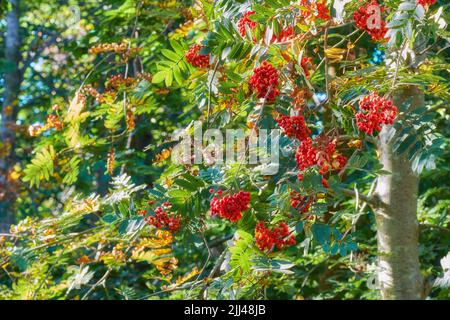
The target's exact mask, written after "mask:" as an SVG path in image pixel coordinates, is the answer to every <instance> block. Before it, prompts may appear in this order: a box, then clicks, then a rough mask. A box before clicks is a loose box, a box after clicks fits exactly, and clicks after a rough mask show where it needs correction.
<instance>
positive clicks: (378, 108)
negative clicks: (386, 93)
mask: <svg viewBox="0 0 450 320" xmlns="http://www.w3.org/2000/svg"><path fill="white" fill-rule="evenodd" d="M359 109H360V110H361V112H358V113H357V114H356V124H357V125H358V128H359V130H361V131H364V132H365V133H367V134H372V132H373V131H380V130H381V125H382V124H393V123H394V119H395V117H396V116H397V107H396V106H394V104H393V103H392V101H390V100H387V99H384V98H381V97H379V96H378V95H377V94H376V93H375V92H372V93H371V94H370V95H368V96H365V97H363V98H362V99H361V100H359Z"/></svg>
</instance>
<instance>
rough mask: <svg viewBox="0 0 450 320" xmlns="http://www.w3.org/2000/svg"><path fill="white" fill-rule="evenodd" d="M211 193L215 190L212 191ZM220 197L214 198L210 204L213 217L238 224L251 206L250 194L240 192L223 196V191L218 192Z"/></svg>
mask: <svg viewBox="0 0 450 320" xmlns="http://www.w3.org/2000/svg"><path fill="white" fill-rule="evenodd" d="M210 192H211V193H213V192H214V189H211V190H210ZM217 194H218V196H216V197H213V198H212V199H211V202H210V206H211V215H212V216H214V215H218V216H219V217H220V218H223V219H228V220H230V221H231V222H236V221H238V220H240V219H241V218H242V212H244V211H246V210H248V206H249V204H250V198H251V197H250V193H249V192H245V191H239V192H237V193H234V194H230V195H226V196H222V190H218V191H217Z"/></svg>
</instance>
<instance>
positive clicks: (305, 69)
mask: <svg viewBox="0 0 450 320" xmlns="http://www.w3.org/2000/svg"><path fill="white" fill-rule="evenodd" d="M311 62H312V58H308V57H302V61H301V67H302V68H303V72H305V76H306V77H307V78H309V76H310V75H311V74H310V72H309V68H310V67H311Z"/></svg>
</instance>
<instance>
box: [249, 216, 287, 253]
mask: <svg viewBox="0 0 450 320" xmlns="http://www.w3.org/2000/svg"><path fill="white" fill-rule="evenodd" d="M255 241H256V245H257V246H258V247H259V249H260V250H261V251H264V250H267V251H270V250H272V249H273V248H274V247H275V246H276V247H277V248H278V249H283V248H284V247H288V246H293V245H295V236H294V235H292V234H291V232H290V231H289V227H288V226H287V224H286V223H284V222H281V223H279V225H278V226H276V227H272V228H266V224H265V222H264V221H259V222H258V223H257V224H256V229H255Z"/></svg>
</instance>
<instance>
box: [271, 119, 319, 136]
mask: <svg viewBox="0 0 450 320" xmlns="http://www.w3.org/2000/svg"><path fill="white" fill-rule="evenodd" d="M276 121H277V123H278V125H279V126H280V127H281V128H283V131H284V134H285V135H286V136H288V137H289V138H296V139H298V140H299V141H303V140H305V139H307V138H308V137H309V135H310V134H311V130H309V128H308V127H307V126H306V123H305V118H304V117H303V116H302V115H298V116H284V115H280V116H279V117H278V118H277V119H276Z"/></svg>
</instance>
